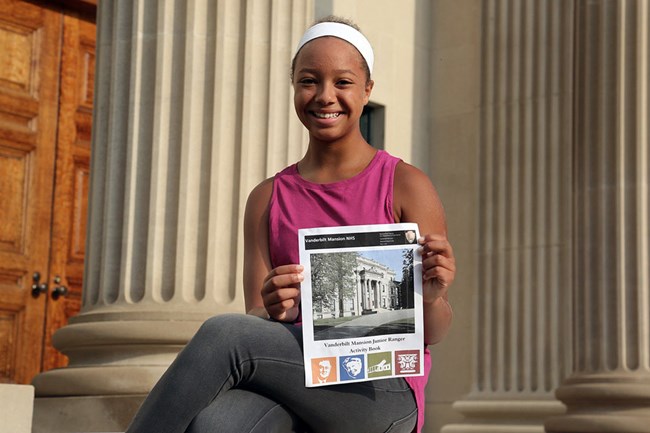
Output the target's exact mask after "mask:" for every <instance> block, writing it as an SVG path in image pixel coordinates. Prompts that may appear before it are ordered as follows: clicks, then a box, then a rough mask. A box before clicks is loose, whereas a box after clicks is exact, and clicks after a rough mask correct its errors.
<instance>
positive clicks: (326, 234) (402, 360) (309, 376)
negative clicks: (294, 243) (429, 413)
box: [298, 223, 424, 387]
mask: <svg viewBox="0 0 650 433" xmlns="http://www.w3.org/2000/svg"><path fill="white" fill-rule="evenodd" d="M418 237H419V233H418V226H417V224H412V223H404V224H378V225H363V226H345V227H327V228H312V229H302V230H299V231H298V238H299V246H300V263H301V264H302V265H303V266H304V268H305V269H304V276H305V279H304V281H303V282H302V283H301V301H300V302H301V304H302V322H303V323H302V325H303V343H304V357H305V383H306V386H308V387H313V386H322V385H332V384H337V383H350V382H361V381H366V380H375V379H386V378H390V377H405V376H421V375H422V374H423V368H424V366H423V364H422V357H423V355H424V340H423V323H422V322H423V319H422V260H421V257H420V254H419V253H418V248H419V245H418V243H417V239H418Z"/></svg>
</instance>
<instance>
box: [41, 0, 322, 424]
mask: <svg viewBox="0 0 650 433" xmlns="http://www.w3.org/2000/svg"><path fill="white" fill-rule="evenodd" d="M312 20H313V5H312V3H311V2H303V1H291V0H266V1H260V0H247V1H240V0H187V1H186V0H161V1H150V0H102V1H100V2H99V5H98V17H97V27H98V39H97V56H98V57H97V67H96V70H97V79H96V89H95V92H96V94H95V112H94V126H93V142H92V166H91V187H90V199H89V222H88V236H87V249H86V251H87V256H86V265H85V278H84V286H83V287H84V294H83V306H82V311H81V313H80V314H79V315H78V316H77V317H75V318H74V319H72V320H71V321H70V324H69V325H68V326H66V327H64V328H62V329H61V330H60V331H58V332H57V333H56V334H55V336H54V345H55V346H56V347H57V348H58V349H59V350H61V351H62V352H63V353H64V354H66V355H68V356H69V359H70V363H69V366H68V367H67V368H62V369H57V370H53V371H48V372H46V373H43V374H41V375H39V376H37V377H36V378H35V380H34V385H35V386H36V394H37V396H38V397H41V398H40V399H38V400H40V403H39V402H37V407H36V410H37V412H38V411H39V404H40V408H41V409H42V410H41V411H40V413H39V414H37V417H36V418H37V420H38V419H39V418H40V419H41V421H42V422H40V424H41V425H42V426H43V427H44V428H48V429H47V431H49V432H52V431H54V430H51V428H52V425H57V427H56V428H57V429H60V430H61V431H79V430H77V429H81V430H82V431H91V430H90V428H98V429H100V431H109V430H111V431H112V430H117V429H123V428H124V427H125V425H124V423H125V422H128V419H126V420H125V419H120V420H118V421H115V422H114V423H113V424H111V422H113V421H114V420H112V419H108V418H107V417H110V416H111V415H110V414H107V413H105V412H106V410H102V411H101V412H104V413H99V412H100V410H99V409H98V410H97V411H96V412H97V413H94V414H93V416H87V415H88V414H84V416H80V415H79V412H78V411H79V408H81V407H83V408H88V404H87V403H88V401H91V400H92V397H91V396H95V397H97V398H100V399H103V400H102V401H108V400H110V399H111V398H113V399H117V400H118V401H119V402H121V403H119V406H120V412H121V413H122V414H124V413H131V414H132V411H133V410H134V409H135V407H137V404H138V403H139V401H140V400H141V398H142V396H144V395H145V394H146V393H147V392H148V391H149V390H150V389H151V387H152V386H153V384H154V383H155V382H156V381H157V379H158V378H159V376H160V375H161V374H162V373H163V371H164V370H165V369H166V367H167V366H168V364H169V363H170V362H171V361H172V359H173V358H174V356H175V354H176V353H177V351H178V350H179V349H180V348H181V347H182V346H183V345H184V344H185V343H186V342H187V340H188V339H189V338H190V337H191V336H192V335H193V333H194V332H195V330H196V329H197V328H198V326H199V325H200V323H201V322H202V321H203V320H205V319H206V318H207V317H209V316H212V315H215V314H219V313H225V312H244V307H243V296H242V289H241V283H240V282H241V272H242V244H243V240H242V228H241V226H242V216H243V211H244V206H245V201H246V197H247V195H248V193H249V192H250V190H251V189H252V188H253V187H254V186H255V185H256V184H257V183H258V182H260V181H261V180H262V179H264V178H265V177H268V176H271V175H273V174H274V173H275V172H276V171H277V170H279V169H281V168H282V167H284V166H285V165H286V164H287V163H289V162H292V161H295V160H297V159H298V158H299V157H300V156H301V154H302V152H303V150H304V149H305V148H306V142H307V140H306V135H305V133H304V132H303V128H302V127H301V125H300V123H299V121H298V120H297V118H296V116H295V114H294V113H293V104H292V90H291V87H290V80H289V67H290V63H291V55H292V53H293V49H294V47H295V44H296V43H297V40H298V39H299V37H300V35H301V34H302V32H303V30H304V29H305V28H306V27H307V26H308V25H309V24H310V23H311V21H312ZM65 396H82V397H75V398H76V400H74V399H73V398H71V397H67V400H66V399H61V398H54V397H65ZM129 396H136V397H135V398H134V399H132V400H129V402H127V403H124V401H125V399H126V398H129ZM44 397H49V398H44ZM63 401H67V402H71V401H74V402H76V403H75V404H76V406H75V405H74V404H72V403H68V405H67V406H65V407H64V408H63V407H62V406H61V402H63ZM136 402H137V403H136ZM84 405H85V406H84ZM116 405H118V404H117V403H116ZM125 405H126V406H128V407H126V406H125ZM48 408H49V409H48ZM129 411H130V412H129ZM48 416H49V418H48ZM123 416H125V417H127V418H128V416H127V415H123ZM93 417H100V418H102V420H103V421H102V422H103V423H104V424H101V423H100V424H97V419H94V420H92V422H93V423H94V424H93V427H89V425H88V424H87V423H88V422H91V420H90V419H91V418H93ZM64 418H65V420H64ZM64 421H65V422H64ZM65 423H67V424H65ZM71 423H72V424H71ZM75 423H81V424H78V425H77V424H75ZM48 424H49V425H48ZM96 425H97V427H96ZM66 428H67V430H65V429H66ZM102 429H103V430H102ZM35 431H38V426H35ZM95 431H96V430H95Z"/></svg>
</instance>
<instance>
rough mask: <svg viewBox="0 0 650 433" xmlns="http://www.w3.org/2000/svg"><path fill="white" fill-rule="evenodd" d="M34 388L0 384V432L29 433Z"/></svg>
mask: <svg viewBox="0 0 650 433" xmlns="http://www.w3.org/2000/svg"><path fill="white" fill-rule="evenodd" d="M33 412H34V387H33V386H31V385H12V384H4V383H0V420H2V428H1V429H0V430H1V431H2V432H11V433H31V431H32V415H33Z"/></svg>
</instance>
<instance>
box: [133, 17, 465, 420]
mask: <svg viewBox="0 0 650 433" xmlns="http://www.w3.org/2000/svg"><path fill="white" fill-rule="evenodd" d="M373 62H374V57H373V52H372V48H371V46H370V43H369V42H368V41H367V39H366V38H365V37H364V36H363V35H362V34H361V33H360V31H359V30H358V28H357V27H356V26H354V25H353V24H351V23H349V22H347V21H345V20H341V19H339V18H335V17H328V18H327V19H325V20H323V21H322V22H319V23H317V24H315V25H314V26H312V27H311V28H309V29H308V30H307V32H306V33H305V35H304V36H303V38H302V39H301V41H300V43H299V45H298V50H297V53H296V55H295V57H294V60H293V64H292V77H291V79H292V83H293V88H294V95H295V96H294V105H295V109H296V113H297V114H298V117H299V118H300V120H301V122H302V123H303V125H304V126H305V127H306V128H307V130H308V131H309V146H308V149H307V153H306V154H305V156H304V157H303V158H302V159H301V160H300V161H299V162H298V163H297V164H294V165H292V166H290V167H288V168H286V169H285V170H283V171H282V172H280V173H278V174H277V175H276V176H275V177H273V178H271V179H267V180H266V181H264V182H262V183H261V184H260V185H258V186H257V187H256V188H255V189H254V190H253V191H252V192H251V194H250V196H249V199H248V202H247V206H246V213H245V217H244V239H245V241H244V244H245V253H244V290H245V302H246V310H247V312H248V314H247V315H220V316H216V317H214V318H212V319H209V320H208V321H206V322H205V324H204V325H203V326H202V327H201V329H200V330H199V331H198V332H197V334H196V336H195V337H194V338H193V339H192V340H191V341H190V342H189V343H188V345H187V346H186V348H185V349H183V351H182V352H181V353H180V354H179V356H178V357H177V359H176V360H175V361H174V363H173V364H172V365H171V366H170V368H169V370H168V371H167V372H166V373H165V375H163V377H162V378H161V380H160V381H159V383H158V384H157V385H156V387H155V388H154V389H153V390H152V392H151V394H150V395H149V397H148V398H147V399H146V400H145V402H144V403H143V405H142V407H141V409H140V411H139V413H138V415H136V418H135V419H134V421H133V423H132V424H131V426H130V428H129V430H128V432H132V433H136V432H137V433H142V432H156V433H161V432H184V431H187V432H192V433H199V432H216V431H219V432H221V431H223V432H275V431H277V432H291V431H310V432H404V433H409V432H412V431H414V430H417V431H418V432H419V431H420V430H421V428H422V425H423V423H424V419H423V413H424V386H425V385H426V381H427V375H428V373H429V370H430V359H429V352H428V351H425V360H424V366H425V375H424V376H423V377H413V378H411V377H409V378H393V379H384V380H375V381H370V382H361V383H352V384H341V385H335V386H326V387H318V388H306V387H305V385H304V365H303V358H302V337H301V327H300V323H299V321H300V282H301V281H302V280H303V275H302V270H303V267H302V266H301V265H299V264H298V237H297V231H298V229H300V228H306V227H324V226H339V225H357V224H385V223H393V222H416V223H418V225H419V228H420V231H421V233H427V234H426V235H424V236H423V237H421V238H420V239H418V242H419V243H420V244H421V253H422V259H423V260H422V263H423V302H424V334H425V336H424V338H425V344H427V345H428V344H435V343H436V342H438V341H440V340H441V339H442V338H443V337H444V335H445V334H446V333H447V330H448V328H449V325H450V322H451V308H450V306H449V304H448V302H447V289H448V287H449V285H450V284H451V282H452V281H453V279H454V275H455V261H454V255H453V252H452V248H451V246H450V244H449V242H448V240H447V236H446V223H445V217H444V212H443V209H442V205H441V203H440V200H439V198H438V195H437V193H436V191H435V189H434V187H433V185H432V184H431V182H430V180H429V179H428V178H427V177H426V175H424V174H423V173H422V172H421V171H419V170H418V169H416V168H414V167H412V166H410V165H408V164H406V163H404V162H402V161H400V160H399V159H397V158H394V157H392V156H390V155H389V154H388V153H386V152H383V151H378V150H376V149H374V148H373V147H371V146H370V145H369V144H368V143H367V142H366V141H365V140H364V139H363V137H362V135H361V130H360V128H359V118H360V116H361V112H362V111H363V107H364V106H365V105H366V104H367V103H368V100H369V97H370V93H371V91H372V88H373V85H374V83H373V81H372V80H371V72H372V67H373Z"/></svg>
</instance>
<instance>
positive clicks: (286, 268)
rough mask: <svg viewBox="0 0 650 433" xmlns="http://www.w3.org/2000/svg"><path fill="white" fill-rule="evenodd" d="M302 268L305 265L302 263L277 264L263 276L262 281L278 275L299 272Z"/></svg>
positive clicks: (303, 268)
mask: <svg viewBox="0 0 650 433" xmlns="http://www.w3.org/2000/svg"><path fill="white" fill-rule="evenodd" d="M304 270H305V267H304V266H303V265H295V264H291V265H282V266H278V267H277V268H273V269H272V270H271V272H269V273H268V275H267V276H266V277H265V278H264V282H266V281H268V280H270V279H271V278H274V277H276V276H279V275H288V274H300V273H302V271H304Z"/></svg>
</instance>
